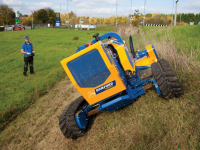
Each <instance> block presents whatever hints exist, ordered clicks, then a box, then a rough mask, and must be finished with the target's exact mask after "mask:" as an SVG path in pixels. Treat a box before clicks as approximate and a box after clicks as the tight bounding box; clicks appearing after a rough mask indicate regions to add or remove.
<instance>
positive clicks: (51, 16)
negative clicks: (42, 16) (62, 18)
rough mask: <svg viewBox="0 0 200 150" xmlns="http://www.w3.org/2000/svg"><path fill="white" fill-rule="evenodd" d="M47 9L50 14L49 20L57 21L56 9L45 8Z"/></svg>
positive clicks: (51, 21)
mask: <svg viewBox="0 0 200 150" xmlns="http://www.w3.org/2000/svg"><path fill="white" fill-rule="evenodd" d="M45 10H46V11H47V12H48V14H49V20H48V22H50V23H55V22H56V13H55V11H54V10H53V9H51V8H50V7H48V8H45Z"/></svg>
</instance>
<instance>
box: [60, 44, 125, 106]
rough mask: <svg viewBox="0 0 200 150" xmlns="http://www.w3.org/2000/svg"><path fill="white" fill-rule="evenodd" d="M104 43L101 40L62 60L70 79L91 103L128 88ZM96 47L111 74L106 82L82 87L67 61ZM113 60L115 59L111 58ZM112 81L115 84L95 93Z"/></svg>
mask: <svg viewBox="0 0 200 150" xmlns="http://www.w3.org/2000/svg"><path fill="white" fill-rule="evenodd" d="M101 44H102V43H101V42H100V41H99V42H97V43H95V44H93V45H91V46H89V47H87V48H85V49H84V50H81V51H80V52H78V53H75V54H74V55H72V56H70V57H68V58H66V59H64V60H62V61H61V64H62V66H63V68H64V70H65V72H66V73H67V75H68V77H69V79H70V80H71V82H72V84H73V85H74V86H75V88H76V89H77V90H78V91H79V93H80V94H81V95H82V96H83V97H84V98H85V100H86V101H87V102H88V103H89V104H90V105H92V104H95V103H97V102H99V101H102V100H103V99H106V98H108V97H110V96H113V95H115V94H117V93H119V92H121V91H124V90H125V89H126V87H125V85H124V83H123V81H122V79H121V77H120V75H119V72H118V70H117V69H116V67H115V65H114V63H110V61H109V58H108V56H107V55H106V53H105V51H104V50H103V47H102V45H101ZM94 49H97V50H98V51H99V53H100V55H101V57H102V59H103V61H104V63H105V64H106V66H107V68H108V70H109V71H110V75H109V77H108V78H107V79H106V80H105V82H104V83H102V84H100V85H98V86H96V87H92V88H91V87H90V88H82V87H79V85H78V84H77V83H76V80H75V79H74V77H73V75H72V74H71V72H70V70H69V69H68V67H67V63H68V62H70V61H72V60H74V59H76V58H78V57H80V56H81V55H83V54H85V53H88V52H90V51H92V50H94ZM111 61H112V62H113V60H111ZM112 81H115V82H116V85H115V86H112V85H111V86H109V87H106V88H107V89H106V88H105V89H106V90H105V91H103V92H101V93H98V94H96V93H95V89H97V88H99V87H102V86H104V85H105V84H108V83H110V82H112Z"/></svg>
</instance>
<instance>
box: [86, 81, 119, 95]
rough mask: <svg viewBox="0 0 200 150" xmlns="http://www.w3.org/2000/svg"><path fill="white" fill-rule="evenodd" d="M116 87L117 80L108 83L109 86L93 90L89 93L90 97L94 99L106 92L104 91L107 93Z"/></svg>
mask: <svg viewBox="0 0 200 150" xmlns="http://www.w3.org/2000/svg"><path fill="white" fill-rule="evenodd" d="M115 86H116V81H115V80H114V81H111V82H109V83H107V84H105V85H103V86H100V87H98V88H96V89H93V90H91V91H89V92H88V97H89V98H92V97H94V96H96V95H97V94H99V93H102V92H104V91H106V90H108V89H111V88H113V87H115Z"/></svg>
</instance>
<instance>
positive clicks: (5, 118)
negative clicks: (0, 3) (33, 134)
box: [0, 27, 112, 130]
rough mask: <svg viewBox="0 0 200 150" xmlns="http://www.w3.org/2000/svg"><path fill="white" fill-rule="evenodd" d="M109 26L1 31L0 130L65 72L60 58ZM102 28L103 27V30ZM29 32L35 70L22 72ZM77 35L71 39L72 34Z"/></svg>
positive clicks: (45, 91)
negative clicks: (25, 44) (25, 73)
mask: <svg viewBox="0 0 200 150" xmlns="http://www.w3.org/2000/svg"><path fill="white" fill-rule="evenodd" d="M110 29H112V28H110V27H108V28H106V27H104V28H98V29H97V31H77V30H67V29H65V30H64V29H62V30H61V29H54V28H42V29H36V30H27V31H13V32H1V33H0V36H1V43H2V44H1V45H0V53H1V55H0V76H1V79H0V84H1V87H0V95H1V97H0V123H1V125H0V130H2V129H3V128H4V127H5V125H6V124H7V123H8V122H9V121H10V120H12V119H13V118H15V117H16V116H17V115H18V114H19V113H21V112H22V111H24V110H25V109H27V108H28V107H29V106H30V105H31V104H32V103H34V102H35V100H36V99H38V98H39V97H41V96H42V95H44V94H46V93H47V92H48V91H49V89H50V88H51V87H53V85H54V84H55V83H56V82H57V81H59V80H60V78H61V77H63V75H64V74H65V72H64V70H63V68H62V66H61V64H60V61H61V60H62V59H64V58H66V57H68V56H69V55H72V54H73V53H75V51H76V49H77V47H78V46H80V45H82V44H85V43H86V42H88V41H90V40H91V39H92V35H93V34H95V33H97V32H98V33H99V34H100V35H102V34H104V33H105V32H107V31H108V30H110ZM104 30H105V31H104ZM26 35H28V36H29V38H30V42H32V44H33V47H34V50H35V52H36V54H35V56H34V70H35V74H34V75H31V74H29V73H28V77H24V76H23V64H24V62H23V54H21V53H20V49H21V45H22V44H23V42H24V37H25V36H26ZM74 36H76V37H79V39H78V40H73V37H74Z"/></svg>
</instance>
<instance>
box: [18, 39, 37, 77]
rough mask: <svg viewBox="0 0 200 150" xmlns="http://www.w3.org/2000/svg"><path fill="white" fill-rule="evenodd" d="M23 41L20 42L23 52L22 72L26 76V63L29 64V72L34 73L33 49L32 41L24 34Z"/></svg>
mask: <svg viewBox="0 0 200 150" xmlns="http://www.w3.org/2000/svg"><path fill="white" fill-rule="evenodd" d="M24 39H25V43H24V44H22V48H21V53H22V54H24V72H23V75H24V76H27V74H26V72H27V71H28V64H29V66H30V73H31V74H34V71H33V56H34V53H35V52H34V50H33V45H32V43H30V42H29V37H28V36H25V38H24Z"/></svg>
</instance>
